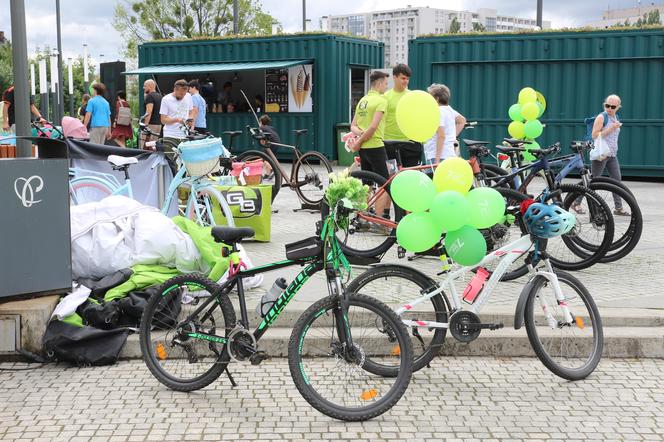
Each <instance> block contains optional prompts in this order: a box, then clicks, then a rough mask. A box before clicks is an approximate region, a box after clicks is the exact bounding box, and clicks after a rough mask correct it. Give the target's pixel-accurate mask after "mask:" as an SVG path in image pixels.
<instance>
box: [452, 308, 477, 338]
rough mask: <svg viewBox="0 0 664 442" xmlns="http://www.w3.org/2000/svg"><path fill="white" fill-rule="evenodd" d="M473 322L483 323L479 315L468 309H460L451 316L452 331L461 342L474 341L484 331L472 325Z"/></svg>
mask: <svg viewBox="0 0 664 442" xmlns="http://www.w3.org/2000/svg"><path fill="white" fill-rule="evenodd" d="M473 324H481V321H480V318H479V316H477V315H476V314H475V313H473V312H469V311H467V310H459V311H457V312H454V313H453V314H452V316H451V317H450V333H452V336H454V339H456V340H457V341H459V342H472V341H474V340H475V339H477V337H478V336H479V335H480V332H481V331H482V330H481V329H480V328H474V327H472V325H473Z"/></svg>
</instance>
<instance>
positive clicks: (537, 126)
mask: <svg viewBox="0 0 664 442" xmlns="http://www.w3.org/2000/svg"><path fill="white" fill-rule="evenodd" d="M543 130H544V126H542V123H541V122H540V120H530V121H528V122H526V124H525V125H524V128H523V131H524V133H525V135H526V138H530V139H531V140H534V139H535V138H537V137H539V136H540V135H542V131H543Z"/></svg>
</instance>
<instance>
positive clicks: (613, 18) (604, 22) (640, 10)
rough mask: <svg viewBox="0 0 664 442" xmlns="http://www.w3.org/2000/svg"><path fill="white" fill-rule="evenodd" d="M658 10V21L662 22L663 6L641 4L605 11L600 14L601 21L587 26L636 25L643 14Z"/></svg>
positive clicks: (663, 15)
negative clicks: (627, 23)
mask: <svg viewBox="0 0 664 442" xmlns="http://www.w3.org/2000/svg"><path fill="white" fill-rule="evenodd" d="M656 10H659V15H660V17H661V18H660V20H664V4H659V5H656V4H654V3H650V4H649V5H641V2H639V3H638V5H637V6H636V7H634V8H623V9H607V10H606V11H604V13H603V14H602V19H601V20H595V21H592V22H590V23H588V24H587V26H590V27H592V28H601V29H604V28H609V27H611V26H614V25H616V24H624V23H625V22H626V21H628V22H629V23H630V24H632V25H633V24H636V22H637V21H638V20H639V19H643V15H644V14H649V13H650V12H652V11H656Z"/></svg>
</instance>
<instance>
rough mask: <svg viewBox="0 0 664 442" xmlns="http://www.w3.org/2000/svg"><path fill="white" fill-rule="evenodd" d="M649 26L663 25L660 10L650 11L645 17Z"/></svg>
mask: <svg viewBox="0 0 664 442" xmlns="http://www.w3.org/2000/svg"><path fill="white" fill-rule="evenodd" d="M644 18H645V21H646V24H647V25H661V24H662V22H661V20H660V18H659V9H655V10H654V11H650V12H649V13H648V14H646V15H644Z"/></svg>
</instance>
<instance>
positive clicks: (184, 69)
mask: <svg viewBox="0 0 664 442" xmlns="http://www.w3.org/2000/svg"><path fill="white" fill-rule="evenodd" d="M311 62H312V61H311V60H281V61H250V62H232V63H199V64H171V65H157V66H146V67H142V68H138V69H134V70H132V71H125V72H123V74H124V75H139V74H147V75H157V74H190V73H195V72H205V73H208V72H235V71H250V70H255V69H282V68H287V67H291V66H297V65H301V64H308V63H311Z"/></svg>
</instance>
